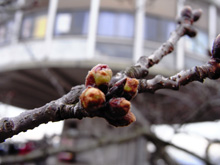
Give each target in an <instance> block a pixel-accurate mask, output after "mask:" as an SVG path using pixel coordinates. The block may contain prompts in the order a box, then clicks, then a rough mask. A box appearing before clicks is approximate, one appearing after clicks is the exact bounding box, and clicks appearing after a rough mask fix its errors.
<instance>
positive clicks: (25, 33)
mask: <svg viewBox="0 0 220 165" xmlns="http://www.w3.org/2000/svg"><path fill="white" fill-rule="evenodd" d="M33 22H34V18H33V17H25V18H24V19H23V23H22V27H21V38H22V39H25V38H31V37H32V31H33V25H34V24H33Z"/></svg>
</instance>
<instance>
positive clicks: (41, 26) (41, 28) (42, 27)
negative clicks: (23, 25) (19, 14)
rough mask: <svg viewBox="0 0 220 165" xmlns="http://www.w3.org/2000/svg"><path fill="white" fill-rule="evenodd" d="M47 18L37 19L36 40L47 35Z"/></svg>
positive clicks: (34, 34)
mask: <svg viewBox="0 0 220 165" xmlns="http://www.w3.org/2000/svg"><path fill="white" fill-rule="evenodd" d="M46 25H47V16H46V15H39V16H37V17H36V18H35V23H34V33H33V36H34V38H43V37H44V36H45V34H46Z"/></svg>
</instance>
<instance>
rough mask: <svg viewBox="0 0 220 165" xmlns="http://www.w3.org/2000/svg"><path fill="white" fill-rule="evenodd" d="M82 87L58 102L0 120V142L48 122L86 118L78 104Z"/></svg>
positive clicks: (75, 88) (78, 87)
mask: <svg viewBox="0 0 220 165" xmlns="http://www.w3.org/2000/svg"><path fill="white" fill-rule="evenodd" d="M83 89H84V85H81V86H76V87H74V88H72V89H71V91H70V92H69V93H68V94H66V95H64V96H63V97H61V98H60V99H58V100H55V101H52V102H50V103H48V104H46V105H44V106H42V107H40V108H35V109H33V110H29V111H25V112H23V113H21V114H20V115H18V116H16V117H11V118H8V117H5V118H2V119H1V120H0V142H3V141H4V140H5V139H7V138H9V137H12V136H13V135H16V134H18V133H20V132H22V131H27V130H28V129H33V128H35V127H37V126H39V125H40V124H43V123H48V122H49V121H53V122H54V121H60V120H64V119H68V118H77V119H82V117H86V116H88V114H87V113H86V112H85V110H83V109H82V107H81V106H80V104H79V103H77V102H78V98H79V95H80V94H81V92H82V90H83Z"/></svg>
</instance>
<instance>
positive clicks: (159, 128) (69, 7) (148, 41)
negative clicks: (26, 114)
mask: <svg viewBox="0 0 220 165" xmlns="http://www.w3.org/2000/svg"><path fill="white" fill-rule="evenodd" d="M185 5H190V6H191V7H192V8H193V9H198V8H200V9H202V10H203V14H202V17H201V19H200V20H199V21H198V22H196V23H195V27H196V28H197V30H198V34H197V36H196V37H195V38H193V39H192V38H188V37H183V38H182V39H181V40H180V41H179V43H178V44H177V45H176V48H175V50H174V52H173V53H172V54H170V55H168V56H167V57H165V58H164V59H163V60H162V61H161V62H160V63H159V64H157V65H156V66H154V67H152V68H151V69H150V70H149V72H150V75H149V76H148V78H149V79H150V78H153V77H154V76H156V75H158V74H160V75H164V76H166V77H168V76H172V75H174V74H175V73H178V72H179V71H181V70H183V69H189V68H191V67H193V66H196V65H197V66H199V65H202V64H204V63H206V62H207V61H208V60H209V58H210V51H211V47H212V43H213V40H214V38H215V37H216V36H217V34H218V33H219V32H220V20H219V19H220V0H0V57H1V58H0V59H1V60H0V104H1V105H0V117H5V116H7V117H10V116H16V115H18V114H19V113H21V112H22V111H26V110H28V109H33V108H36V107H40V106H42V105H44V104H46V103H48V102H50V101H52V100H54V99H57V98H59V97H61V96H62V95H64V94H65V93H67V92H68V91H69V90H70V89H71V87H73V86H75V85H79V84H82V83H84V81H85V76H86V74H87V72H88V70H89V69H90V68H91V67H93V66H94V65H96V64H98V63H106V64H108V65H109V66H110V68H112V69H113V72H114V73H117V72H118V71H120V70H123V69H125V68H126V67H128V66H130V65H132V64H134V63H135V62H136V61H137V60H138V58H139V57H140V56H142V55H150V54H151V53H152V52H153V51H154V50H156V49H157V48H158V47H159V46H160V45H161V44H162V43H163V42H165V41H166V40H167V39H168V37H169V35H170V33H171V32H172V31H173V30H174V29H175V28H176V18H177V16H178V15H179V13H180V10H181V9H182V8H183V6H185ZM132 111H133V112H134V113H135V115H136V117H137V121H136V123H134V124H132V125H131V126H129V127H123V128H114V127H112V126H110V125H108V123H107V122H106V121H105V120H103V119H99V118H95V119H87V118H86V119H83V120H67V121H65V122H56V123H49V124H43V125H41V126H39V127H38V128H35V129H34V130H30V131H27V132H25V133H20V134H19V135H16V136H14V137H13V138H11V139H8V140H6V142H4V143H2V144H0V164H1V163H2V164H4V163H5V164H9V162H10V161H14V162H15V163H16V164H19V163H20V164H48V165H50V164H51V165H54V164H76V165H87V164H89V165H125V164H126V165H134V164H135V165H149V164H150V165H151V164H155V165H157V164H158V165H165V164H195V165H197V164H198V165H203V164H220V163H219V162H220V145H219V142H220V121H219V118H220V84H219V81H218V80H215V81H212V80H206V81H205V82H204V84H201V83H198V82H195V83H191V84H190V85H187V86H185V87H182V88H181V89H180V90H179V91H171V90H165V89H163V90H159V91H157V92H156V93H155V94H150V93H146V94H140V95H138V96H137V97H136V98H135V99H134V100H132ZM39 153H41V154H39ZM27 155H31V156H32V159H28V158H27ZM18 157H19V159H18Z"/></svg>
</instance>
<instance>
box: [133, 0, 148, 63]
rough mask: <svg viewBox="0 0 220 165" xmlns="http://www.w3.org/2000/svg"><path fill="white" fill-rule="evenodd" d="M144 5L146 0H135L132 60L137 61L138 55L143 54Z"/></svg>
mask: <svg viewBox="0 0 220 165" xmlns="http://www.w3.org/2000/svg"><path fill="white" fill-rule="evenodd" d="M145 5H146V0H136V11H135V36H134V54H133V60H134V61H137V60H138V59H139V57H141V56H143V49H144V18H145Z"/></svg>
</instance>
